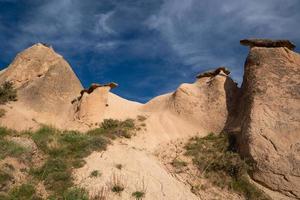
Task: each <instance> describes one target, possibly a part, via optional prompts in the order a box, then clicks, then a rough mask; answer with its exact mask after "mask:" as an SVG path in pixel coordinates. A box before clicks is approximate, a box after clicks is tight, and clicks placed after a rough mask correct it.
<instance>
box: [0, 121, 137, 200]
mask: <svg viewBox="0 0 300 200" xmlns="http://www.w3.org/2000/svg"><path fill="white" fill-rule="evenodd" d="M134 130H135V124H134V121H133V120H131V119H128V120H125V121H120V120H112V119H107V120H104V122H103V123H102V124H101V125H100V127H99V128H97V129H95V130H91V131H89V132H87V133H85V134H82V133H80V132H77V131H60V130H57V129H55V128H52V127H48V126H44V127H42V128H40V129H39V130H37V131H35V132H29V131H27V132H24V133H23V135H24V136H25V137H30V138H31V139H32V140H33V141H34V142H35V144H36V146H37V147H38V149H39V150H40V151H41V152H42V153H43V154H44V156H45V157H46V161H45V162H44V163H43V164H42V166H40V167H35V166H33V165H31V166H30V170H29V175H31V177H32V180H34V181H36V182H39V181H42V182H43V184H44V186H45V188H46V190H47V192H48V193H49V195H50V196H49V199H51V200H52V199H53V200H54V199H55V200H67V199H72V200H73V199H75V200H77V199H78V200H85V199H88V195H87V193H86V192H85V191H84V190H82V189H78V188H74V184H73V178H72V170H73V169H74V168H78V167H82V166H83V165H84V163H85V161H84V158H85V157H87V156H89V155H90V154H91V153H92V152H93V151H102V150H105V149H106V147H107V145H108V144H110V143H111V140H112V139H115V138H117V137H129V136H128V135H130V136H131V134H132V132H133V131H134ZM18 134H19V133H17V132H15V131H11V130H8V129H6V128H1V127H0V159H4V158H5V157H7V156H10V157H20V156H23V155H24V153H27V149H25V148H23V147H21V146H19V145H18V144H17V143H15V142H13V141H10V140H7V139H6V138H9V137H10V136H13V135H14V136H16V135H18ZM120 166H121V167H120ZM120 166H119V168H122V165H120ZM100 175H101V174H100V172H99V171H97V170H95V171H93V172H91V177H97V176H100ZM10 178H11V177H10V176H9V174H7V173H4V172H2V171H1V173H0V184H2V183H5V182H7V181H9V179H10ZM113 180H114V181H113V186H112V187H111V191H114V192H116V193H118V194H120V193H121V192H122V191H123V190H124V185H123V184H121V181H120V178H119V177H117V176H116V177H115V178H113ZM31 186H32V185H31ZM32 187H33V186H32ZM25 189H26V190H25ZM29 189H30V190H29ZM33 189H34V187H33ZM12 191H14V193H16V194H21V193H23V192H25V191H27V192H28V193H29V192H30V191H31V193H32V195H33V197H35V198H36V195H35V194H34V192H32V191H33V190H32V188H31V187H29V186H28V185H25V186H22V187H21V188H18V189H16V188H14V189H10V190H9V193H7V194H6V195H7V196H8V197H9V198H10V197H11V192H12ZM16 191H20V192H16ZM28 195H29V194H28ZM28 195H27V196H26V195H25V196H26V197H28ZM1 198H2V196H1ZM27 199H32V197H31V196H30V197H28V198H27ZM10 200H11V199H10Z"/></svg>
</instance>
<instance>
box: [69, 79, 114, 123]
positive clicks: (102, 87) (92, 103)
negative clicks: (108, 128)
mask: <svg viewBox="0 0 300 200" xmlns="http://www.w3.org/2000/svg"><path fill="white" fill-rule="evenodd" d="M117 86H118V84H116V83H108V84H97V83H93V84H92V85H91V86H90V87H89V88H87V89H84V90H81V92H80V96H79V97H78V98H77V99H74V100H73V101H72V104H73V107H74V111H75V112H74V116H75V117H74V118H75V120H79V121H81V122H84V123H85V124H93V123H99V122H100V121H101V120H102V118H103V116H104V113H105V110H106V107H108V106H109V105H108V96H109V91H110V89H113V88H115V87H117Z"/></svg>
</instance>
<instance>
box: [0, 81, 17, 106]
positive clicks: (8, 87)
mask: <svg viewBox="0 0 300 200" xmlns="http://www.w3.org/2000/svg"><path fill="white" fill-rule="evenodd" d="M16 100H17V91H16V90H15V89H14V87H13V83H12V82H9V81H5V82H4V83H2V85H1V86H0V104H6V103H7V102H9V101H16Z"/></svg>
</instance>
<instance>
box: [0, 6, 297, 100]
mask: <svg viewBox="0 0 300 200" xmlns="http://www.w3.org/2000/svg"><path fill="white" fill-rule="evenodd" d="M298 10H300V1H299V0H252V1H246V0H226V1H221V0H210V1H204V0H184V1H182V0H149V1H140V0H124V1H119V0H110V1H108V0H87V1H80V0H52V1H45V0H27V1H25V0H19V1H17V0H0V40H1V41H2V42H1V44H0V50H1V55H0V65H3V66H5V65H7V64H8V63H9V62H11V59H12V58H13V57H14V55H15V54H16V53H17V52H19V51H21V50H22V49H24V48H26V47H28V46H29V45H32V44H33V43H36V42H47V43H50V44H52V45H53V46H54V48H55V50H57V51H58V52H59V53H61V54H62V55H63V56H64V57H65V58H66V59H67V60H68V61H69V62H70V63H71V65H72V67H73V68H74V70H75V71H76V73H77V74H78V76H79V78H80V79H81V81H82V82H83V84H84V85H86V86H87V85H88V84H90V83H91V82H106V81H116V82H118V83H119V84H120V87H119V88H117V89H116V90H115V92H117V93H118V94H120V95H121V96H124V97H127V98H130V99H134V100H140V101H146V100H148V99H149V98H150V97H153V96H156V95H158V94H161V93H164V92H169V91H171V90H174V89H175V88H176V87H177V86H178V85H179V84H180V83H182V82H192V81H193V80H194V77H195V75H196V74H197V72H199V71H202V70H206V69H210V68H213V67H215V66H219V65H226V66H229V67H230V68H231V69H232V74H233V77H234V79H236V80H238V81H239V82H241V80H242V73H243V62H244V60H245V57H246V55H247V48H245V47H241V46H240V45H239V40H240V39H242V38H246V37H265V38H288V39H291V40H293V41H294V42H295V43H296V44H300V28H299V21H300V14H299V12H298Z"/></svg>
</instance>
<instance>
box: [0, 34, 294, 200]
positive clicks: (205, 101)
mask: <svg viewBox="0 0 300 200" xmlns="http://www.w3.org/2000/svg"><path fill="white" fill-rule="evenodd" d="M241 43H242V44H244V45H247V46H250V47H251V50H250V53H249V55H248V58H247V61H246V65H245V74H244V80H243V84H242V88H241V89H240V88H238V87H237V84H236V83H235V82H234V81H233V80H232V79H231V78H230V77H229V73H230V71H229V70H228V69H227V68H225V67H220V68H217V69H216V70H213V71H209V72H205V73H202V74H199V75H198V76H197V80H196V81H195V82H194V83H192V84H182V85H180V86H179V87H178V88H177V90H176V91H174V92H172V93H169V94H165V95H161V96H159V97H156V98H154V99H152V100H151V101H149V102H148V103H146V104H140V103H137V102H132V101H128V100H126V99H123V98H121V97H119V96H117V95H115V94H113V93H111V92H110V90H111V89H112V88H114V87H116V86H117V84H116V83H109V84H104V85H101V84H92V85H91V86H90V87H89V88H87V89H83V87H82V86H81V83H80V81H79V80H78V78H77V77H76V75H75V73H74V72H73V71H72V69H71V67H70V66H69V64H68V63H67V62H66V61H65V60H64V59H63V57H62V56H60V55H58V54H57V53H55V51H54V50H53V49H52V48H51V47H48V46H47V45H43V44H36V45H34V46H32V47H30V48H28V49H26V50H25V51H23V52H21V53H20V54H18V55H17V57H16V58H15V59H14V61H13V62H12V63H11V64H10V65H9V66H8V68H6V69H4V70H2V71H1V72H0V83H3V82H4V81H12V82H13V83H14V86H15V87H16V89H17V91H18V101H17V102H11V103H9V104H8V105H0V107H1V108H2V107H5V110H6V111H7V112H6V114H5V116H4V117H2V118H0V125H1V126H6V127H8V128H12V129H17V130H26V129H30V128H34V127H39V126H40V124H48V125H53V126H55V127H57V128H61V129H73V130H74V129H75V130H81V131H85V130H88V129H90V128H94V127H95V124H97V125H98V124H99V123H101V122H102V121H103V119H108V118H113V119H122V120H124V119H127V118H133V119H135V118H136V117H137V116H138V115H142V116H146V117H147V120H145V122H143V123H145V126H144V129H143V130H142V131H141V132H139V133H138V134H137V136H136V137H134V138H132V139H131V140H128V141H127V145H124V144H115V145H113V146H111V147H110V148H109V150H108V151H106V152H105V153H104V156H103V157H102V155H99V154H100V153H99V154H98V153H95V154H94V155H92V156H90V157H89V158H87V164H86V165H85V167H83V168H82V169H79V172H78V173H76V175H75V177H76V176H79V177H81V178H82V180H83V182H84V184H85V185H82V186H84V187H85V188H88V189H90V188H91V187H94V186H95V185H96V186H97V187H96V189H97V188H98V189H99V188H100V187H98V186H101V184H102V182H103V181H106V179H109V177H105V176H104V177H101V179H95V180H93V181H94V182H92V183H91V182H90V181H91V180H90V179H89V178H88V176H89V173H90V171H87V170H86V169H97V168H100V169H102V168H103V171H110V172H112V171H111V169H112V168H113V167H114V165H115V163H117V162H118V163H119V162H122V164H124V166H125V168H126V167H130V168H128V170H124V173H125V175H126V177H128V182H129V183H134V182H136V180H137V179H139V178H140V175H139V174H141V175H142V176H143V177H145V180H146V181H148V182H149V185H148V190H147V198H148V197H149V199H151V198H152V199H163V198H165V199H167V198H168V197H170V199H176V198H177V199H184V197H183V196H185V197H186V198H187V199H197V197H196V196H195V195H193V194H192V193H190V188H188V187H187V186H186V185H184V184H182V183H181V182H179V181H178V180H176V179H174V177H172V176H171V175H170V174H169V173H168V172H167V171H166V170H165V169H164V168H163V167H161V166H160V164H159V163H158V161H157V159H156V158H155V156H154V155H153V152H155V149H157V147H158V146H161V145H162V144H163V143H168V142H170V141H172V140H177V139H179V138H185V139H186V138H188V137H191V136H195V135H198V136H200V137H201V136H205V135H207V134H208V133H209V132H215V133H219V132H222V131H224V130H230V128H232V130H233V129H235V134H237V136H238V147H239V151H240V153H241V154H242V155H243V156H248V157H250V158H251V159H252V160H253V161H254V163H255V164H256V169H255V171H254V173H253V174H252V177H253V179H254V180H256V181H257V182H259V183H260V184H262V185H263V186H265V187H268V188H269V189H271V190H273V191H278V192H280V193H282V194H284V195H286V197H287V198H286V199H288V198H292V199H299V198H300V190H299V189H300V179H299V177H300V157H299V155H300V140H299V134H300V90H299V88H300V82H299V80H300V55H299V54H297V53H295V52H292V51H290V50H289V49H293V48H294V47H295V46H294V45H293V44H292V43H291V42H289V41H272V40H256V39H255V40H254V39H250V40H242V41H241ZM78 96H79V97H78ZM76 97H77V98H76ZM74 98H75V99H74ZM72 100H73V101H72ZM92 125H94V126H92ZM122 142H124V141H122ZM129 154H130V155H131V157H128V156H126V155H129ZM93 156H94V157H93ZM95 161H97V162H95ZM103 163H105V165H103ZM153 169H155V170H153ZM132 177H135V178H132ZM102 178H103V179H102ZM79 182H80V181H79ZM80 183H82V182H80ZM103 183H105V182H103ZM97 184H98V185H97ZM99 184H100V185H99ZM157 184H160V186H161V187H157ZM162 188H163V189H162ZM174 191H176V192H174ZM148 195H149V196H148ZM179 195H183V196H182V198H181V197H180V196H179ZM127 196H128V199H130V198H132V196H131V193H128V195H127ZM115 198H116V199H120V198H119V197H118V196H116V197H115ZM125 199H126V198H125ZM274 199H276V198H274ZM278 199H280V198H278Z"/></svg>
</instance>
